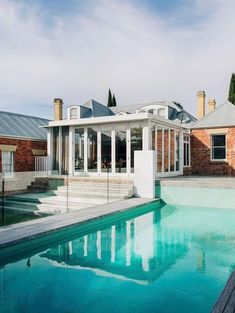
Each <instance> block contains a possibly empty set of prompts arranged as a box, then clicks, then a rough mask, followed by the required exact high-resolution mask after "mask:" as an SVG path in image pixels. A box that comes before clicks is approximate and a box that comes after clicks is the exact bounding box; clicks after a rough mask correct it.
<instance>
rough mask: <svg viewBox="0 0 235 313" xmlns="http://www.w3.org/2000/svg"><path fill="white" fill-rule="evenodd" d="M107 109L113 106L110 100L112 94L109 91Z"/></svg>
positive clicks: (111, 99)
mask: <svg viewBox="0 0 235 313" xmlns="http://www.w3.org/2000/svg"><path fill="white" fill-rule="evenodd" d="M107 106H108V107H112V106H113V98H112V93H111V90H110V89H109V93H108V104H107Z"/></svg>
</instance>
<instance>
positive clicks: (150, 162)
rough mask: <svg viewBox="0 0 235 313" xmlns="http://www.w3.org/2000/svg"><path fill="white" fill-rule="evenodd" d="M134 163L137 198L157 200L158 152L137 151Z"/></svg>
mask: <svg viewBox="0 0 235 313" xmlns="http://www.w3.org/2000/svg"><path fill="white" fill-rule="evenodd" d="M134 162H135V172H134V189H135V196H137V197H141V198H149V199H153V198H155V173H156V152H155V151H153V150H145V151H135V153H134Z"/></svg>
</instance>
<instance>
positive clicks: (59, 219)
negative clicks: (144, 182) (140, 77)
mask: <svg viewBox="0 0 235 313" xmlns="http://www.w3.org/2000/svg"><path fill="white" fill-rule="evenodd" d="M160 201H161V200H160V199H159V198H155V199H146V198H131V199H126V200H122V201H118V202H111V203H107V204H102V205H97V206H92V207H89V208H85V209H80V210H77V211H73V212H69V213H63V214H58V215H53V216H47V217H42V218H39V219H35V220H30V221H27V222H22V223H18V224H12V225H9V226H4V227H2V228H0V249H1V248H6V247H9V246H13V245H16V244H19V243H23V242H26V241H29V240H33V239H36V238H39V237H42V236H45V235H48V234H51V233H54V232H57V231H59V230H63V229H65V228H67V227H73V226H78V225H79V224H83V223H86V222H90V221H93V220H97V219H100V218H102V217H107V216H111V215H114V214H117V213H121V212H125V211H128V210H133V209H135V208H136V207H139V206H142V205H144V204H148V203H152V202H160Z"/></svg>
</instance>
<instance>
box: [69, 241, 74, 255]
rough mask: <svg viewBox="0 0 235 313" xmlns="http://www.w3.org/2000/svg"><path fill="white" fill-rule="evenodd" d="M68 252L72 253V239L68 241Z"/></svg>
mask: <svg viewBox="0 0 235 313" xmlns="http://www.w3.org/2000/svg"><path fill="white" fill-rule="evenodd" d="M69 254H70V255H72V254H73V246H72V241H69Z"/></svg>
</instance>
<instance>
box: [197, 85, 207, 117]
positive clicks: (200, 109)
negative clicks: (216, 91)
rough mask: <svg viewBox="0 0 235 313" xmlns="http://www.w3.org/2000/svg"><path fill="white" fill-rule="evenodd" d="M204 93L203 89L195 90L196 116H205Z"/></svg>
mask: <svg viewBox="0 0 235 313" xmlns="http://www.w3.org/2000/svg"><path fill="white" fill-rule="evenodd" d="M205 104H206V93H205V91H198V92H197V118H198V119H200V118H202V117H203V116H205Z"/></svg>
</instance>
